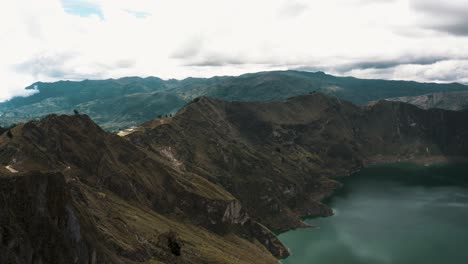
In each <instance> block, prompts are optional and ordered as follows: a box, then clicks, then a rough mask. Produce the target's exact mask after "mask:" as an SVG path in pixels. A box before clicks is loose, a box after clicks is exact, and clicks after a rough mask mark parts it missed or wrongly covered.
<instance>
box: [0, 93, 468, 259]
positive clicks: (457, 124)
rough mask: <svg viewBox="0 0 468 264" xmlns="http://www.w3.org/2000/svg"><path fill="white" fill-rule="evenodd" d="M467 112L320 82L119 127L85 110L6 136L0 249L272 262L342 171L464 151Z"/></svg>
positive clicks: (1, 148) (17, 255) (467, 150)
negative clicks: (367, 100) (314, 87)
mask: <svg viewBox="0 0 468 264" xmlns="http://www.w3.org/2000/svg"><path fill="white" fill-rule="evenodd" d="M467 139H468V112H455V111H446V110H440V109H434V110H422V109H419V108H417V107H415V106H412V105H409V104H405V103H398V102H389V101H381V102H378V103H376V104H374V105H372V106H356V105H353V104H352V103H350V102H348V101H345V100H340V99H338V98H336V97H330V96H327V95H324V94H322V93H312V94H310V95H305V96H297V97H293V98H290V99H288V100H282V101H277V102H227V101H222V100H219V99H213V98H209V97H201V98H198V99H195V100H193V101H192V102H191V103H190V104H188V105H187V106H185V107H184V108H182V109H181V110H180V111H178V112H177V114H175V116H173V117H167V118H166V117H164V118H158V119H154V120H152V121H149V122H146V123H144V124H142V125H141V126H138V127H137V128H136V129H134V131H133V133H130V134H129V135H127V136H125V137H119V136H117V135H116V134H113V133H110V132H105V131H104V130H102V129H101V128H100V127H99V126H97V125H96V124H95V123H94V122H93V121H92V120H91V119H90V118H89V117H87V116H85V115H72V116H69V115H50V116H47V117H45V118H43V119H41V120H39V121H30V122H27V123H25V124H21V125H18V126H15V127H13V128H11V129H8V130H7V131H5V132H4V133H3V134H2V135H1V136H0V162H1V164H2V166H1V167H0V175H1V176H0V183H1V184H0V186H1V187H0V188H1V189H0V193H1V195H2V197H6V198H7V199H1V200H0V203H1V204H0V205H1V206H0V217H1V218H0V221H1V223H2V228H1V229H0V238H1V243H0V250H1V252H5V254H2V255H0V261H2V262H5V263H9V262H12V261H13V260H15V261H16V262H15V263H83V264H84V263H93V264H94V263H137V262H138V263H277V260H276V259H275V258H274V256H276V257H284V256H287V255H288V254H289V253H288V251H287V249H286V248H285V247H284V246H283V245H282V244H281V242H280V241H279V240H278V239H277V238H276V236H275V235H274V233H273V232H272V231H271V230H275V231H277V230H279V231H284V230H287V229H289V228H295V227H301V226H303V223H302V221H301V220H300V219H301V217H303V216H306V215H307V216H327V215H330V214H331V210H330V208H328V207H327V206H326V205H324V204H322V203H321V199H322V198H324V197H326V196H327V195H329V194H330V193H331V192H332V191H333V190H334V189H335V188H337V187H338V186H339V185H340V184H339V183H338V182H336V181H335V180H336V177H337V176H340V175H348V174H350V173H351V172H353V171H355V170H357V169H359V168H361V167H362V166H365V164H367V163H371V162H381V161H395V160H419V159H431V158H438V159H442V158H443V159H449V160H450V159H460V158H466V157H467V156H468V140H467Z"/></svg>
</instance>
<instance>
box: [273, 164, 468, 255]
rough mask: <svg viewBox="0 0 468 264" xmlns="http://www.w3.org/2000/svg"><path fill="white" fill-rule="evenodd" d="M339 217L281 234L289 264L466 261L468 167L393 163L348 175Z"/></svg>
mask: <svg viewBox="0 0 468 264" xmlns="http://www.w3.org/2000/svg"><path fill="white" fill-rule="evenodd" d="M344 184H345V187H344V188H342V189H341V190H339V191H337V192H336V194H335V195H334V196H333V197H332V198H330V199H329V200H328V201H326V203H327V204H328V205H330V206H331V207H332V208H333V210H334V213H335V215H334V216H332V217H327V218H315V219H308V220H306V222H307V223H310V224H313V225H316V226H317V227H316V228H309V229H298V230H293V231H289V232H286V233H283V234H281V235H280V236H279V238H280V239H281V241H282V242H283V243H284V244H285V245H286V246H287V247H288V248H289V249H290V251H291V256H290V257H288V258H287V259H285V260H282V261H281V262H282V263H284V264H292V263H294V264H302V263H304V264H345V263H350V264H358V263H359V264H393V263H395V264H418V263H421V264H451V263H456V264H458V263H460V264H461V263H468V166H467V165H433V166H421V165H410V164H392V165H385V166H378V167H371V168H367V169H364V170H363V171H361V172H359V173H357V174H356V175H353V176H352V177H349V178H347V179H346V180H345V181H344Z"/></svg>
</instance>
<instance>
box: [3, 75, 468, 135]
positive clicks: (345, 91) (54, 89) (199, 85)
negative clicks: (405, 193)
mask: <svg viewBox="0 0 468 264" xmlns="http://www.w3.org/2000/svg"><path fill="white" fill-rule="evenodd" d="M26 89H29V90H35V91H36V92H35V93H34V94H33V95H30V96H28V97H16V98H13V99H11V100H9V101H6V102H3V103H0V126H3V127H7V126H10V125H12V124H19V123H23V122H26V121H29V120H32V119H36V118H40V117H43V116H45V115H48V114H52V113H56V114H69V113H72V112H73V110H75V109H76V110H78V111H79V112H80V113H83V114H87V115H89V116H90V117H91V118H92V119H93V120H94V121H95V122H96V123H97V124H99V125H100V126H101V127H103V128H104V129H105V130H108V131H116V130H122V129H125V128H129V127H132V126H137V125H138V124H140V123H143V122H145V121H148V120H151V119H154V118H156V117H158V116H165V115H169V114H173V113H175V112H176V111H177V110H179V109H180V108H182V107H183V106H184V105H185V104H187V103H188V102H190V101H191V100H193V99H195V98H197V97H200V96H209V97H213V98H219V99H223V100H227V101H278V100H285V99H287V98H289V97H292V96H297V95H305V94H308V93H310V92H313V91H318V92H322V93H325V94H328V95H332V96H336V97H338V98H340V99H344V100H349V101H351V102H353V103H355V104H358V105H365V104H367V103H369V102H372V101H375V100H379V99H385V98H393V97H402V96H405V97H407V96H418V95H423V94H429V93H438V92H453V91H468V86H465V85H461V84H457V83H452V84H434V83H417V82H408V81H385V80H366V79H357V78H353V77H336V76H332V75H328V74H325V73H323V72H315V73H314V72H302V71H273V72H259V73H250V74H244V75H241V76H237V77H232V76H220V77H213V78H208V79H205V78H187V79H184V80H162V79H160V78H157V77H147V78H139V77H126V78H121V79H109V80H85V81H79V82H74V81H59V82H54V83H43V82H37V83H34V84H32V85H30V86H29V87H27V88H26Z"/></svg>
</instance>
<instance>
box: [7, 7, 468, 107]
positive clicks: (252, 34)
mask: <svg viewBox="0 0 468 264" xmlns="http://www.w3.org/2000/svg"><path fill="white" fill-rule="evenodd" d="M467 14H468V0H445V1H441V0H321V1H319V0H235V1H233V0H229V1H226V0H197V1H193V0H41V1H37V0H15V1H4V2H3V3H2V7H1V8H0V101H2V100H7V99H9V98H11V97H12V96H23V95H26V94H28V93H31V92H33V91H31V90H29V91H26V90H24V87H26V86H29V85H30V84H32V83H34V82H36V81H47V82H50V81H57V80H83V79H105V78H118V77H124V76H158V77H161V78H164V79H168V78H177V79H181V78H185V77H189V76H193V77H211V76H215V75H239V74H242V73H247V72H256V71H265V70H286V69H296V70H308V71H325V72H327V73H330V74H335V75H340V76H355V77H360V78H382V79H399V80H415V81H422V82H461V83H468V15H467Z"/></svg>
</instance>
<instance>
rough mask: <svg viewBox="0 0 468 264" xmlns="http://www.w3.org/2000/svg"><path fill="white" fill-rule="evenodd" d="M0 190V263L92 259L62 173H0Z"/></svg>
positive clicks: (93, 258)
mask: <svg viewBox="0 0 468 264" xmlns="http://www.w3.org/2000/svg"><path fill="white" fill-rule="evenodd" d="M0 194H1V195H2V197H3V199H1V200H0V223H1V225H0V226H1V227H0V238H1V239H0V242H1V243H0V252H2V254H0V263H18V264H23V263H24V264H29V263H79V264H88V263H93V261H94V263H96V255H95V254H96V253H93V252H94V251H93V249H92V247H91V246H90V245H89V244H88V243H87V241H86V240H85V239H84V238H83V237H82V235H81V232H80V228H81V227H80V222H79V219H78V218H77V216H76V212H75V209H74V208H73V205H72V204H71V199H70V197H69V193H68V192H67V190H66V184H65V181H64V177H63V175H61V174H59V173H45V174H43V173H39V172H36V173H29V174H26V175H21V176H15V177H0ZM58 249H60V250H58Z"/></svg>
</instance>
